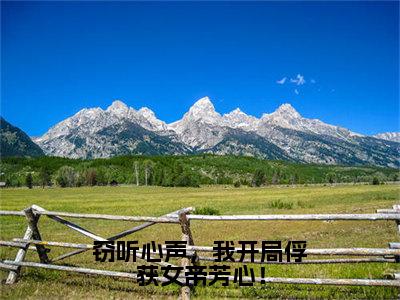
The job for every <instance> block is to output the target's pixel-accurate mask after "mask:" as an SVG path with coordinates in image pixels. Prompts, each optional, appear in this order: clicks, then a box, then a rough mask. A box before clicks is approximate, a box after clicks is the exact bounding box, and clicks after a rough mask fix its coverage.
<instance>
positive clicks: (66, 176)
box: [55, 166, 77, 187]
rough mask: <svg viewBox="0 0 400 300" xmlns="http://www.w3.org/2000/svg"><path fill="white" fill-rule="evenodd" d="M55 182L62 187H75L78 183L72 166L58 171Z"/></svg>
mask: <svg viewBox="0 0 400 300" xmlns="http://www.w3.org/2000/svg"><path fill="white" fill-rule="evenodd" d="M55 180H56V182H57V184H58V185H59V186H61V187H73V186H75V185H76V182H77V176H76V172H75V170H74V169H73V168H72V167H70V166H63V167H61V168H60V169H58V171H57V173H56V178H55Z"/></svg>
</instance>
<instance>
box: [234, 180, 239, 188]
mask: <svg viewBox="0 0 400 300" xmlns="http://www.w3.org/2000/svg"><path fill="white" fill-rule="evenodd" d="M233 186H234V187H235V188H239V187H240V181H239V180H238V181H235V182H234V183H233Z"/></svg>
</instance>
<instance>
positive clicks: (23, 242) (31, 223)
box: [0, 205, 400, 299]
mask: <svg viewBox="0 0 400 300" xmlns="http://www.w3.org/2000/svg"><path fill="white" fill-rule="evenodd" d="M193 211H194V209H193V208H191V207H188V208H183V209H181V210H178V211H175V212H172V213H169V214H166V215H164V216H161V217H143V216H116V215H106V214H79V213H68V212H57V211H48V210H45V209H43V208H41V207H39V206H37V205H32V206H31V207H28V208H27V209H25V210H23V211H0V216H19V217H25V218H26V220H27V223H28V225H27V229H26V231H25V234H24V236H23V238H22V239H21V238H15V239H13V240H12V241H0V246H5V247H15V248H19V250H18V252H17V255H16V257H15V259H14V260H3V261H1V262H0V268H1V269H6V270H9V274H8V277H7V280H6V284H13V283H15V282H16V280H17V279H18V276H19V274H20V271H21V267H33V268H45V269H52V270H60V271H68V272H76V273H84V274H92V275H104V276H111V277H118V278H128V279H133V280H137V274H135V273H128V272H116V271H108V270H98V269H89V268H81V267H72V266H64V265H59V264H54V263H55V262H57V261H61V260H63V259H66V258H68V257H71V256H74V255H78V254H80V253H83V252H85V251H89V250H93V244H78V243H66V242H57V241H44V240H42V237H41V235H40V232H39V228H38V221H39V218H40V216H42V215H43V216H47V217H48V218H50V219H52V220H54V221H56V222H58V223H61V224H63V225H65V226H67V227H68V228H70V229H72V230H74V231H77V232H79V233H80V234H82V235H84V236H86V237H88V238H90V239H91V240H94V241H116V240H118V239H121V238H123V237H126V236H128V235H130V234H133V233H135V232H137V231H139V230H142V229H144V228H147V227H149V226H153V225H155V224H158V223H171V224H180V226H181V230H182V240H183V241H186V242H187V247H186V250H187V253H188V257H185V258H182V259H181V266H183V267H185V266H188V265H190V264H191V260H190V259H189V258H190V257H192V258H193V257H194V258H195V260H194V261H196V262H199V261H214V258H213V257H210V256H200V255H198V253H199V252H206V253H207V252H213V251H214V250H213V247H209V246H196V245H194V241H193V236H192V232H191V229H190V221H191V220H206V221H278V220H279V221H332V220H342V221H343V220H344V221H346V220H347V221H382V220H389V221H395V222H396V225H397V229H398V231H399V232H400V205H394V206H393V208H392V209H379V210H377V212H376V213H374V214H303V215H234V216H209V215H194V214H191V213H192V212H193ZM63 217H67V218H79V219H96V220H113V221H117V220H118V221H128V222H145V223H143V224H141V225H137V226H135V227H132V228H130V229H128V230H125V231H123V232H120V233H118V234H116V235H114V236H111V237H106V238H105V237H102V236H100V235H97V234H95V233H93V232H91V231H89V230H86V229H85V228H83V227H81V226H79V225H77V224H75V223H73V222H71V221H68V220H66V219H64V218H63ZM388 246H389V247H388V248H329V249H306V250H305V254H307V255H310V256H314V255H315V256H318V255H321V256H335V255H336V256H356V258H333V259H309V260H305V261H302V262H262V261H261V260H255V261H250V260H248V261H247V260H244V261H242V262H241V263H247V262H251V263H255V264H257V263H258V264H333V263H368V262H385V263H387V262H393V263H394V262H396V263H398V262H400V243H396V242H390V243H389V244H388ZM47 247H61V248H70V249H74V250H73V251H72V252H68V253H65V254H63V255H61V256H58V257H55V258H52V259H49V257H48V255H47V253H48V252H49V249H48V248H47ZM104 249H105V248H104ZM28 250H35V251H37V253H38V256H39V260H40V262H26V261H24V260H25V255H26V252H27V251H28ZM238 250H241V248H235V249H234V252H237V251H238ZM255 250H258V251H259V252H260V251H261V249H255ZM274 250H276V249H274ZM283 250H284V249H282V251H283ZM127 251H128V250H127ZM162 252H163V253H166V246H165V245H163V246H162ZM141 253H142V252H141V251H136V257H137V258H139V259H143V258H142V256H141V255H140V254H141ZM360 256H365V257H362V258H360ZM156 263H157V264H159V265H161V266H166V265H172V264H171V263H169V262H168V263H167V262H164V261H161V262H156ZM224 263H229V261H225V262H224ZM206 278H207V280H212V279H213V278H214V277H213V276H207V277H206ZM391 278H392V279H328V278H317V279H316V278H282V277H263V278H261V277H256V278H255V279H252V278H251V277H244V278H243V282H251V281H254V280H255V282H263V283H286V284H317V285H357V286H391V287H400V274H397V273H396V274H392V276H391ZM156 280H157V281H160V282H164V281H166V280H167V279H165V278H163V277H157V278H156ZM178 280H179V281H181V282H182V283H184V284H185V280H184V277H179V279H178ZM229 280H230V281H233V280H234V277H233V276H229ZM181 298H182V299H188V298H190V287H188V286H185V285H184V286H183V287H182V289H181Z"/></svg>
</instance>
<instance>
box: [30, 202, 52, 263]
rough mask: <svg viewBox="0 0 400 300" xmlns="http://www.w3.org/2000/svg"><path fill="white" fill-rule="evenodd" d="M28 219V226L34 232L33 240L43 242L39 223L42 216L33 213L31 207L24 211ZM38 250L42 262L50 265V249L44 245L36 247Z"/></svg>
mask: <svg viewBox="0 0 400 300" xmlns="http://www.w3.org/2000/svg"><path fill="white" fill-rule="evenodd" d="M24 213H25V216H26V219H27V220H28V226H29V227H30V228H31V230H32V239H34V240H38V241H41V240H42V237H41V236H40V232H39V228H38V225H37V224H38V221H39V218H40V215H38V214H35V213H34V212H33V209H32V207H29V208H27V209H25V210H24ZM36 249H37V252H38V255H39V259H40V262H41V263H43V264H47V263H49V261H50V260H49V258H48V257H47V252H48V251H49V249H46V248H45V247H44V246H43V245H36Z"/></svg>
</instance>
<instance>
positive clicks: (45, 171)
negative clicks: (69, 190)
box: [0, 155, 399, 187]
mask: <svg viewBox="0 0 400 300" xmlns="http://www.w3.org/2000/svg"><path fill="white" fill-rule="evenodd" d="M398 175H399V172H398V170H396V169H389V168H376V167H345V166H323V165H306V164H294V163H289V162H281V161H267V160H261V159H256V158H250V157H235V156H213V155H202V156H153V157H143V156H126V157H114V158H109V159H93V160H79V159H66V158H59V157H42V158H7V159H3V160H2V161H0V181H5V182H6V185H7V186H28V187H32V186H42V187H45V186H50V185H57V186H61V187H72V186H95V185H108V184H134V185H157V186H166V187H168V186H192V187H196V186H199V185H200V184H203V185H209V184H225V185H234V186H235V187H239V186H241V185H246V186H262V185H275V184H285V185H288V184H314V183H327V184H334V183H340V182H371V183H374V184H379V183H381V182H385V181H397V180H398V178H399V176H398Z"/></svg>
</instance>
